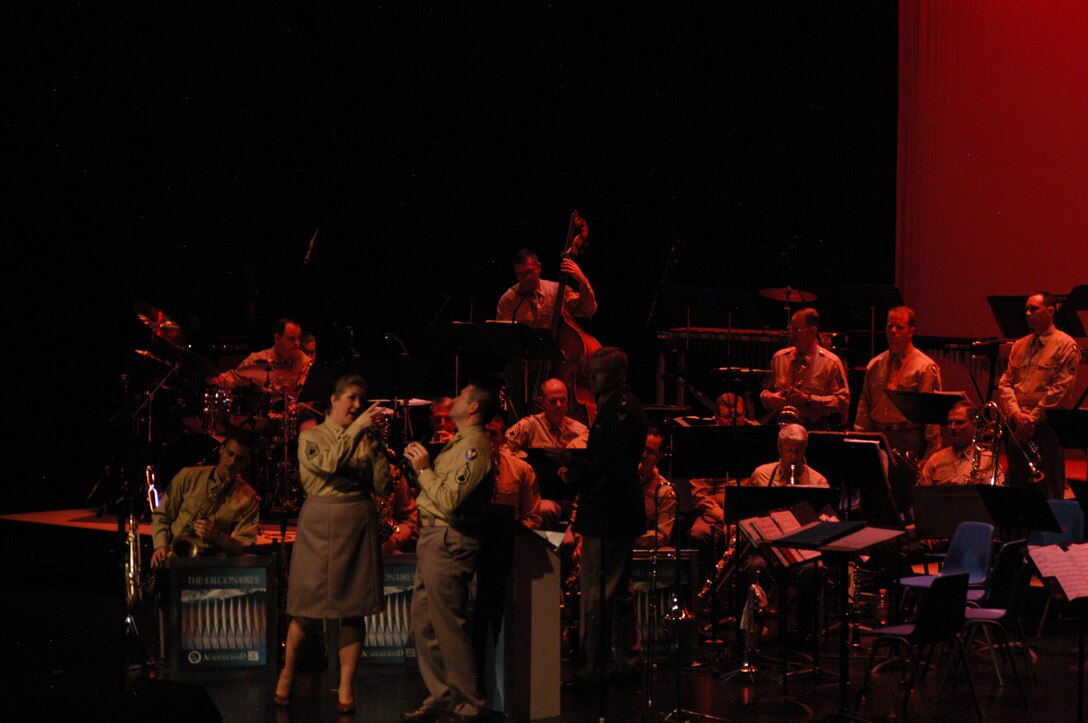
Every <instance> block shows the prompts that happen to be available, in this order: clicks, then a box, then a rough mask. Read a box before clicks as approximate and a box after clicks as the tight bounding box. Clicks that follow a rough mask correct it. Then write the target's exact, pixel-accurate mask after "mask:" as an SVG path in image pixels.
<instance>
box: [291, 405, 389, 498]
mask: <svg viewBox="0 0 1088 723" xmlns="http://www.w3.org/2000/svg"><path fill="white" fill-rule="evenodd" d="M362 419H363V418H362V417H359V418H358V419H356V420H355V421H354V422H352V423H351V424H350V425H348V426H347V427H341V426H340V425H339V424H337V423H335V422H333V421H332V420H331V419H328V418H326V419H325V421H324V422H322V423H321V424H319V425H318V426H316V427H311V428H310V429H305V430H303V431H302V433H301V434H299V436H298V462H299V476H300V478H301V480H302V489H303V490H305V491H306V495H307V496H310V495H320V496H327V497H344V496H348V495H357V494H360V493H363V492H366V493H369V492H378V493H379V494H385V493H386V492H387V491H388V489H389V484H390V481H391V480H392V474H391V473H390V471H389V461H388V459H387V458H386V456H385V448H384V447H383V446H382V445H381V443H380V442H376V441H375V440H374V439H373V438H372V437H371V436H370V435H369V434H365V430H364V429H363V427H362V425H361V422H362Z"/></svg>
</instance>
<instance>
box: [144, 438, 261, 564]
mask: <svg viewBox="0 0 1088 723" xmlns="http://www.w3.org/2000/svg"><path fill="white" fill-rule="evenodd" d="M252 453H253V438H252V437H251V436H250V435H249V433H247V432H245V431H234V432H231V433H230V435H229V436H228V437H227V438H226V439H225V440H224V441H223V443H222V444H221V445H219V463H218V464H216V465H215V466H214V467H184V468H182V470H181V471H180V472H178V473H177V475H175V476H174V479H173V481H171V482H170V489H168V490H167V491H166V494H165V495H163V497H162V500H161V501H160V502H159V506H158V507H157V508H155V510H154V511H153V512H152V513H151V537H152V540H153V542H154V546H155V552H154V554H153V555H152V556H151V566H152V567H159V566H161V565H162V564H163V562H165V561H166V559H167V557H168V556H169V555H170V550H171V547H176V548H178V550H179V554H182V555H187V554H190V553H191V552H194V551H195V552H196V553H198V554H203V555H210V554H215V553H219V552H225V553H227V554H228V555H240V554H242V550H243V549H245V547H247V546H249V545H252V544H253V543H254V542H256V540H257V521H258V514H259V512H260V502H259V498H258V497H257V493H256V492H255V491H254V489H253V488H252V487H250V486H249V485H248V484H246V481H245V480H244V479H242V473H243V472H245V471H246V468H247V467H248V466H249V461H250V459H251V457H252ZM194 546H195V549H194Z"/></svg>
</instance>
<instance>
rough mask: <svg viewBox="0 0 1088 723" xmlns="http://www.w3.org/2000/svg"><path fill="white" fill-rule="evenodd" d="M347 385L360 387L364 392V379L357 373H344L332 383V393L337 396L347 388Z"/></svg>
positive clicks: (364, 392)
mask: <svg viewBox="0 0 1088 723" xmlns="http://www.w3.org/2000/svg"><path fill="white" fill-rule="evenodd" d="M348 387H362V388H363V394H366V379H363V378H362V377H361V376H359V375H358V374H345V375H344V376H342V377H340V378H339V379H337V380H336V382H335V383H334V384H333V385H332V395H333V396H334V397H339V396H340V395H341V394H343V393H344V392H346V391H347V390H348Z"/></svg>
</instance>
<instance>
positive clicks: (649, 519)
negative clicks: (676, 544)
mask: <svg viewBox="0 0 1088 723" xmlns="http://www.w3.org/2000/svg"><path fill="white" fill-rule="evenodd" d="M642 502H643V505H644V507H645V509H646V530H645V532H643V533H642V534H641V535H639V536H638V537H636V538H635V546H636V547H645V548H656V547H660V546H662V545H667V544H669V541H670V540H671V539H672V528H673V525H674V524H675V523H676V490H675V489H673V488H672V487H671V486H667V481H666V480H665V478H664V477H662V476H661V474H660V473H659V472H658V471H657V469H654V473H653V476H652V477H650V479H649V481H648V482H646V484H645V485H643V488H642Z"/></svg>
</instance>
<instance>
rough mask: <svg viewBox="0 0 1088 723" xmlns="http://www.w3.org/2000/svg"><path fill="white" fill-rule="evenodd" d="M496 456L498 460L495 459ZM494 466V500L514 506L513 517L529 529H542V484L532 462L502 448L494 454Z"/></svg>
mask: <svg viewBox="0 0 1088 723" xmlns="http://www.w3.org/2000/svg"><path fill="white" fill-rule="evenodd" d="M496 458H497V461H496ZM491 463H492V464H493V465H494V466H495V491H494V492H493V493H492V495H491V502H492V503H493V504H496V505H505V506H507V507H512V508H513V509H514V518H515V519H516V520H517V521H518V522H520V523H521V524H523V525H525V526H526V527H528V528H529V529H530V530H539V529H540V525H541V522H542V520H541V517H540V486H539V485H538V484H537V481H536V472H534V471H533V468H532V467H531V466H529V463H528V462H526V461H524V460H521V459H518V458H517V457H515V456H514V455H512V454H510V453H509V452H506V451H502V452H499V454H498V455H496V456H495V457H492V460H491Z"/></svg>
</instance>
